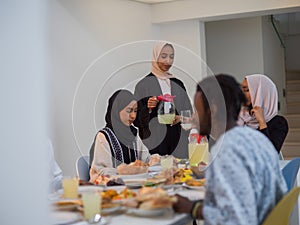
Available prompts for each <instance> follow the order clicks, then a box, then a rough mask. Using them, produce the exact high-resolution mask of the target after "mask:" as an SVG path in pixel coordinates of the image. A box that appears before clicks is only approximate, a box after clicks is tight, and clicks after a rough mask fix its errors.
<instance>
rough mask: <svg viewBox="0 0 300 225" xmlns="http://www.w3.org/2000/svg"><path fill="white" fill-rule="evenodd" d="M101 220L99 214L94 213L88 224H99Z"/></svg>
mask: <svg viewBox="0 0 300 225" xmlns="http://www.w3.org/2000/svg"><path fill="white" fill-rule="evenodd" d="M101 219H102V216H101V215H100V214H99V213H96V214H95V215H94V216H93V217H92V218H91V219H90V220H89V224H95V223H99V222H100V221H101Z"/></svg>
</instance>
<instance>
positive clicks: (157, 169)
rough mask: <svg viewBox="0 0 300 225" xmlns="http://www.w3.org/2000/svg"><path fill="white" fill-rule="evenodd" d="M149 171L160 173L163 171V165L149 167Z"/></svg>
mask: <svg viewBox="0 0 300 225" xmlns="http://www.w3.org/2000/svg"><path fill="white" fill-rule="evenodd" d="M148 171H149V172H160V171H162V166H161V165H154V166H149V168H148Z"/></svg>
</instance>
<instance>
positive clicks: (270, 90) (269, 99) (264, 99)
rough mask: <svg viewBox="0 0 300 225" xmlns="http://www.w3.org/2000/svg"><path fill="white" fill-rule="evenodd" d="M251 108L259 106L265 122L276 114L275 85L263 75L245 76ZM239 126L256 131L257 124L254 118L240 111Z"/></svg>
mask: <svg viewBox="0 0 300 225" xmlns="http://www.w3.org/2000/svg"><path fill="white" fill-rule="evenodd" d="M246 79H247V82H248V87H249V92H250V97H251V103H252V106H253V107H254V106H260V107H261V108H262V109H263V110H264V117H265V121H266V122H269V121H270V120H271V119H272V118H273V117H274V116H276V115H277V114H278V107H277V103H278V95H277V89H276V85H275V84H274V83H273V81H272V80H271V79H270V78H268V77H267V76H265V75H262V74H253V75H248V76H246ZM238 124H239V125H242V124H244V125H247V126H250V127H253V128H255V129H257V128H258V127H259V123H258V121H257V120H256V118H255V116H254V115H253V116H251V115H250V114H249V112H248V110H247V111H246V110H241V113H240V116H239V120H238Z"/></svg>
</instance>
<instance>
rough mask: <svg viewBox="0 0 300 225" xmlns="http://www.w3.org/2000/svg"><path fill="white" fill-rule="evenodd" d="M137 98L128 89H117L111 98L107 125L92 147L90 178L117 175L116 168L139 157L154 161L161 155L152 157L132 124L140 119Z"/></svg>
mask: <svg viewBox="0 0 300 225" xmlns="http://www.w3.org/2000/svg"><path fill="white" fill-rule="evenodd" d="M136 112H137V101H136V100H135V98H134V96H133V94H132V93H131V92H129V91H127V90H118V91H116V92H115V93H114V94H113V95H112V96H111V97H110V99H109V101H108V107H107V111H106V115H105V121H106V125H105V127H104V128H103V129H102V130H100V131H99V132H98V133H97V135H96V137H95V140H94V143H93V145H92V147H91V150H90V165H91V169H90V181H91V182H94V181H95V180H96V179H97V177H98V176H100V175H114V174H116V173H117V170H116V167H117V166H118V165H120V164H122V163H126V164H129V163H131V162H135V161H136V160H141V161H143V162H149V163H150V164H152V163H153V164H154V163H157V162H159V160H160V158H159V156H158V155H155V156H154V155H153V156H151V155H150V154H149V152H148V149H147V148H146V147H145V146H144V145H143V143H142V141H141V139H140V138H139V137H138V135H137V133H138V130H137V128H135V127H134V126H133V125H132V123H133V121H134V120H135V118H136Z"/></svg>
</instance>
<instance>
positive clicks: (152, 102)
mask: <svg viewBox="0 0 300 225" xmlns="http://www.w3.org/2000/svg"><path fill="white" fill-rule="evenodd" d="M157 103H158V100H157V98H156V96H152V97H150V98H149V99H148V103H147V107H148V109H149V110H151V109H153V108H155V107H156V105H157Z"/></svg>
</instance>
